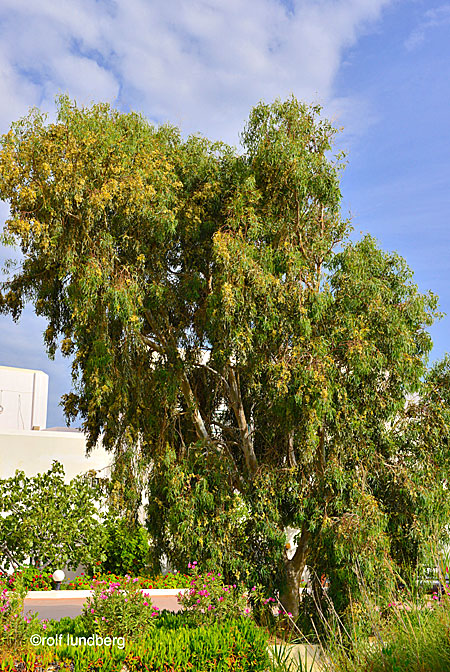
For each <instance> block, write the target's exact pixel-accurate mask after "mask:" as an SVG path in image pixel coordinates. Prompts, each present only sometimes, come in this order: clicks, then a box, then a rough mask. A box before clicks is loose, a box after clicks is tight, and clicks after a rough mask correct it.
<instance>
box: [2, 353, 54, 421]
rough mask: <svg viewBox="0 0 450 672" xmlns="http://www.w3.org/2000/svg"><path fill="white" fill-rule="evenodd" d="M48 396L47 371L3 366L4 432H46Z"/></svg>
mask: <svg viewBox="0 0 450 672" xmlns="http://www.w3.org/2000/svg"><path fill="white" fill-rule="evenodd" d="M47 396H48V376H47V374H46V373H44V372H43V371H35V370H33V369H19V368H15V367H12V366H0V431H3V430H10V429H15V430H30V429H44V428H45V427H46V421H47Z"/></svg>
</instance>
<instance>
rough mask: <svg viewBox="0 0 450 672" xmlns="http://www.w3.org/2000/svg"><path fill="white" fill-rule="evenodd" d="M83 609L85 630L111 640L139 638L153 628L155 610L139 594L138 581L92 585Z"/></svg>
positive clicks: (143, 596)
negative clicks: (91, 592) (90, 594)
mask: <svg viewBox="0 0 450 672" xmlns="http://www.w3.org/2000/svg"><path fill="white" fill-rule="evenodd" d="M92 589H93V591H94V592H93V595H92V596H91V597H90V598H88V599H87V600H86V602H85V604H84V607H83V614H82V616H83V621H84V624H85V626H86V630H87V631H89V632H93V633H98V634H99V635H102V636H107V635H108V636H111V637H131V636H132V637H133V638H136V637H137V636H139V637H143V636H145V634H146V633H148V631H149V630H150V629H151V628H152V626H153V619H154V617H155V616H157V615H158V607H152V603H151V601H150V599H149V598H148V597H146V596H145V595H143V594H142V592H141V588H140V586H139V582H138V579H132V578H131V577H129V576H126V577H125V579H124V580H123V581H121V582H119V581H113V582H111V583H108V582H107V581H94V584H93V586H92Z"/></svg>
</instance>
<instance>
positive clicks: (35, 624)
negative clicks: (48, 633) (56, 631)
mask: <svg viewBox="0 0 450 672" xmlns="http://www.w3.org/2000/svg"><path fill="white" fill-rule="evenodd" d="M22 612H23V592H20V591H18V590H17V591H14V592H8V591H7V590H6V588H4V589H3V590H2V591H1V592H0V650H2V649H6V650H7V651H9V650H11V651H13V650H16V649H19V648H21V647H23V646H24V645H25V644H26V643H27V641H28V638H29V636H30V635H31V634H33V632H35V631H37V630H39V629H40V627H41V626H40V623H39V620H38V618H37V616H36V615H33V616H32V617H29V616H23V613H22Z"/></svg>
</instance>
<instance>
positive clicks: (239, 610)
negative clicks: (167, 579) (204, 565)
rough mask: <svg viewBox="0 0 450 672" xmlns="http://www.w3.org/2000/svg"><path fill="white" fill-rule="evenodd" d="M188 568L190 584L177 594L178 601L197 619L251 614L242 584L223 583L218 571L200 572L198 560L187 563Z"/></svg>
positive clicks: (219, 618)
mask: <svg viewBox="0 0 450 672" xmlns="http://www.w3.org/2000/svg"><path fill="white" fill-rule="evenodd" d="M190 568H191V569H192V579H191V581H190V588H189V590H187V591H186V592H185V593H184V594H183V595H179V597H178V601H179V603H180V604H181V605H182V607H183V609H185V610H186V611H187V612H188V613H189V614H190V615H191V617H192V619H193V620H194V621H195V622H196V623H198V624H202V623H211V622H214V621H223V620H226V619H233V618H239V617H240V616H243V615H249V614H250V608H249V606H248V603H247V599H246V596H245V595H244V594H243V593H242V588H241V587H238V586H237V585H236V584H234V585H225V584H224V581H223V577H222V575H221V574H220V573H218V574H216V573H214V572H207V573H204V574H202V573H200V570H199V569H198V565H197V562H193V563H192V564H190Z"/></svg>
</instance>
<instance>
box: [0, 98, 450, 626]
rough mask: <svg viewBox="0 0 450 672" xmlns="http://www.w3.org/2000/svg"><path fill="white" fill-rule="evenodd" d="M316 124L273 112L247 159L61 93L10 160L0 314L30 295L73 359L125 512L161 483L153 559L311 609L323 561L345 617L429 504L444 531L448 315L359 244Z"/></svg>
mask: <svg viewBox="0 0 450 672" xmlns="http://www.w3.org/2000/svg"><path fill="white" fill-rule="evenodd" d="M320 112H321V111H320V108H318V107H314V106H312V107H311V106H307V105H304V104H302V103H299V102H298V101H297V100H296V99H295V98H293V97H292V98H290V99H288V100H287V101H279V100H277V101H275V102H274V103H273V104H270V105H267V104H264V103H260V104H259V105H257V106H256V107H255V108H254V109H253V110H252V111H251V113H250V117H249V121H248V123H247V125H246V127H245V129H244V132H243V134H242V152H241V153H238V152H237V151H236V150H234V149H233V148H230V147H227V146H226V145H224V144H222V143H212V142H210V141H208V140H206V139H204V138H199V137H190V138H188V139H187V140H183V139H182V138H181V135H180V133H179V132H178V130H177V129H173V128H170V127H168V126H162V127H159V128H154V127H152V126H151V125H150V124H149V123H147V122H146V121H145V120H144V119H143V118H142V117H140V116H138V115H136V114H120V113H118V112H116V111H114V110H111V109H110V108H109V107H108V106H107V105H94V106H92V107H91V108H79V107H77V106H76V104H74V103H71V102H70V101H69V100H68V99H67V98H61V99H60V100H59V102H58V111H57V118H56V122H55V123H46V121H45V119H44V118H43V117H42V116H41V115H40V114H39V113H38V112H37V111H33V112H32V113H30V115H29V116H28V117H27V118H26V119H24V120H22V121H20V122H18V123H16V124H13V126H12V128H11V131H10V132H9V133H8V134H6V135H4V136H3V138H2V143H1V150H0V197H1V198H2V199H4V200H6V201H8V202H9V204H10V208H11V215H10V218H9V220H8V221H7V223H6V227H5V233H4V236H5V239H6V240H7V241H8V242H10V243H11V244H17V245H19V246H20V248H21V250H22V253H23V260H22V261H21V263H20V264H19V265H18V267H17V268H16V269H15V270H14V269H11V270H10V275H9V277H8V278H7V280H6V281H5V282H4V283H3V285H2V289H1V292H2V293H1V295H0V308H1V310H2V311H3V312H5V313H10V314H11V315H12V316H13V317H14V318H15V319H17V318H18V316H19V315H20V312H21V310H22V308H23V305H24V303H25V301H27V300H31V301H32V302H33V304H34V306H35V309H36V311H37V313H38V314H39V315H42V316H44V317H45V318H46V320H47V322H48V328H47V330H46V333H45V341H46V344H47V347H48V350H49V353H50V355H52V354H53V353H54V352H55V350H56V348H57V347H58V346H59V347H61V350H62V352H63V353H64V354H66V355H68V356H72V357H73V383H74V389H73V391H72V392H71V393H70V394H67V395H66V396H65V397H64V407H65V411H66V414H67V416H68V418H73V417H75V416H79V417H80V418H81V419H82V420H83V422H84V429H85V430H86V432H87V434H88V440H89V446H93V445H94V444H95V442H96V441H97V439H98V438H99V436H100V435H102V437H103V438H102V440H103V444H104V446H105V447H106V448H107V449H110V450H114V452H115V456H116V483H120V487H119V488H118V491H117V492H116V495H117V498H118V501H119V504H120V506H121V507H123V508H125V509H128V510H131V517H133V516H134V517H135V516H136V511H137V509H138V507H139V505H140V503H141V495H142V489H143V488H145V487H146V488H147V495H148V502H149V504H148V509H147V526H148V529H149V532H150V535H151V538H152V542H153V543H154V546H153V549H152V552H153V559H154V564H155V565H156V564H157V563H158V561H159V560H160V559H161V557H162V556H163V555H164V554H165V555H166V556H167V557H168V559H169V560H170V561H171V562H172V563H173V565H174V566H176V567H177V568H178V569H180V570H182V571H185V570H186V563H187V559H188V558H197V559H198V560H199V561H201V563H202V566H204V567H205V568H209V569H212V568H214V569H215V571H220V572H221V573H222V574H224V575H225V574H226V580H227V581H231V580H232V578H233V577H235V578H240V579H243V580H245V581H246V582H248V583H249V585H252V584H255V583H262V584H264V585H265V586H266V588H267V589H268V590H269V591H272V590H273V589H274V588H278V589H279V591H280V595H281V598H282V601H283V604H284V606H285V608H286V610H287V611H291V612H292V613H293V614H294V616H296V615H297V612H298V606H299V605H298V585H299V581H300V577H301V572H302V569H303V567H304V564H305V562H308V563H309V564H312V565H313V570H315V571H317V572H321V571H322V568H324V570H325V571H326V573H327V575H329V576H332V577H333V581H332V587H331V590H333V591H334V590H339V586H343V590H342V591H341V592H342V595H341V604H340V607H339V608H340V609H342V610H345V609H346V608H347V606H348V605H347V600H348V595H349V592H351V591H355V590H357V585H358V584H357V581H356V580H355V577H356V576H357V573H358V572H359V573H360V574H361V575H362V576H363V578H365V579H368V582H369V583H368V585H370V583H371V582H372V579H373V578H374V577H377V576H380V577H381V576H383V578H385V577H387V576H388V572H389V565H390V564H392V563H397V564H399V563H400V564H401V563H404V564H408V563H410V564H411V563H412V564H414V562H416V560H417V558H418V557H419V555H420V552H419V547H420V545H421V544H422V542H423V539H424V538H425V537H426V535H427V533H428V531H429V525H428V523H427V520H428V518H429V513H430V512H431V511H433V512H434V514H435V515H434V522H435V528H436V530H435V535H436V536H437V537H439V536H442V529H443V521H444V517H445V516H444V514H445V512H446V510H447V508H446V507H447V501H448V497H447V495H446V493H444V492H443V488H442V486H441V483H442V482H444V481H440V478H441V477H445V474H446V472H447V470H448V460H449V453H448V450H443V449H442V445H443V443H442V439H443V437H448V401H449V400H448V398H446V397H445V395H444V396H443V397H442V398H443V399H444V402H442V401H439V397H438V395H437V394H436V393H435V392H433V389H434V388H433V385H435V388H436V384H435V383H431V382H426V381H424V375H425V372H426V361H427V356H428V353H429V352H430V349H431V339H430V336H429V334H428V332H427V329H428V327H429V326H430V325H431V323H432V321H433V320H434V319H435V318H436V317H437V316H438V312H437V300H436V297H435V296H433V295H432V294H426V295H422V294H420V293H419V292H418V290H417V287H416V286H415V285H414V284H413V282H412V273H411V271H410V270H409V269H408V267H407V265H406V263H405V262H404V260H403V259H402V258H401V257H399V256H398V255H397V254H395V253H385V252H383V251H382V250H380V249H379V247H378V246H377V244H376V242H375V241H374V240H373V239H372V238H371V237H370V236H366V237H365V238H363V239H362V240H361V241H359V242H356V243H349V242H348V234H349V232H350V224H349V222H348V221H346V220H345V219H343V218H342V217H341V214H340V203H341V193H340V187H339V173H340V170H341V168H342V162H343V157H342V156H340V155H333V148H332V143H333V137H334V135H335V133H336V130H335V129H334V128H333V126H332V125H331V124H330V123H329V122H328V121H327V120H325V119H323V118H322V117H321V114H320ZM433 375H435V377H436V376H437V377H438V379H439V381H440V382H439V383H438V386H439V385H440V384H441V383H442V384H444V383H445V381H446V380H447V377H448V376H447V373H446V368H445V366H444V368H441V369H439V371H438V370H436V373H435V374H433ZM436 380H437V378H436ZM415 392H418V393H419V394H420V398H421V399H423V400H424V401H423V404H424V405H423V412H422V411H420V410H419V409H417V410H418V412H417V414H416V416H415V418H416V419H415V420H414V419H413V416H411V412H412V411H411V412H409V411H408V410H407V409H405V399H406V397H407V395H408V394H412V393H415ZM445 399H446V400H445ZM419 406H420V405H419ZM408 413H409V415H410V417H409V416H408ZM425 417H426V418H427V420H426V423H425V426H426V427H427V434H425V433H424V431H423V430H422V429H421V427H422V425H421V420H423V418H425ZM433 464H434V465H435V469H436V471H435V473H436V477H435V478H434V479H433V480H432V481H431V483H432V485H433V487H432V488H431V492H430V493H429V494H427V491H426V488H427V487H428V489H429V490H430V488H429V486H430V478H429V477H430V470H431V467H432V465H433ZM403 524H405V525H406V529H407V537H406V542H405V543H403V541H402V537H401V534H400V531H401V529H402V525H403ZM288 527H290V528H295V529H297V530H298V534H297V537H296V542H297V550H296V552H295V554H294V556H293V557H290V556H289V555H288V554H287V551H286V549H285V541H286V529H287V528H288ZM346 555H348V556H349V558H350V562H346V561H345V557H346ZM324 559H325V560H326V567H325V566H324V565H325V562H324ZM314 565H316V566H314ZM380 580H381V579H380ZM317 597H318V598H319V599H320V600H321V599H322V597H321V595H320V593H319V592H318V593H317Z"/></svg>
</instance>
